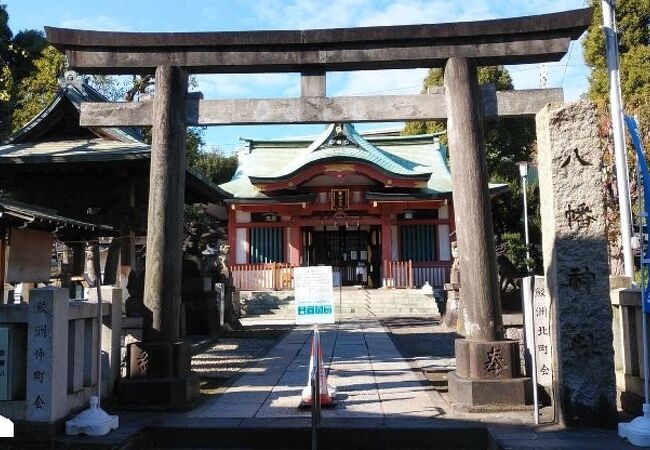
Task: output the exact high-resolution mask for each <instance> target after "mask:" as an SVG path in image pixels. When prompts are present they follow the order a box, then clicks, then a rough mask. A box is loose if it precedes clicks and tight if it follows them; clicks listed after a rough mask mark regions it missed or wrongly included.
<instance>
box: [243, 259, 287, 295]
mask: <svg viewBox="0 0 650 450" xmlns="http://www.w3.org/2000/svg"><path fill="white" fill-rule="evenodd" d="M230 271H231V273H232V280H233V284H234V286H235V287H236V288H237V289H239V290H240V291H272V290H287V289H293V266H292V265H291V264H289V263H268V264H238V265H234V266H230Z"/></svg>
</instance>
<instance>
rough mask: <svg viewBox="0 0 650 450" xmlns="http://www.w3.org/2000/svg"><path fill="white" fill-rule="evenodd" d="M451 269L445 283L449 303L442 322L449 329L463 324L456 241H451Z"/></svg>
mask: <svg viewBox="0 0 650 450" xmlns="http://www.w3.org/2000/svg"><path fill="white" fill-rule="evenodd" d="M451 256H452V263H451V270H450V271H449V283H447V284H445V286H444V289H445V291H446V292H447V304H446V307H445V315H444V316H443V318H442V324H443V326H445V327H446V328H448V329H458V330H459V331H462V330H460V327H461V326H462V324H461V323H459V321H458V315H459V310H460V262H459V259H458V244H457V243H456V241H453V242H452V243H451Z"/></svg>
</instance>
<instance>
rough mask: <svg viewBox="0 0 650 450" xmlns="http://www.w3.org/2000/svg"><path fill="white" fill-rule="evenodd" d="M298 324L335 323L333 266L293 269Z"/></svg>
mask: <svg viewBox="0 0 650 450" xmlns="http://www.w3.org/2000/svg"><path fill="white" fill-rule="evenodd" d="M293 281H294V289H295V291H294V292H295V298H296V324H298V325H310V324H316V323H334V299H333V291H334V290H333V288H332V267H331V266H315V267H296V268H294V269H293Z"/></svg>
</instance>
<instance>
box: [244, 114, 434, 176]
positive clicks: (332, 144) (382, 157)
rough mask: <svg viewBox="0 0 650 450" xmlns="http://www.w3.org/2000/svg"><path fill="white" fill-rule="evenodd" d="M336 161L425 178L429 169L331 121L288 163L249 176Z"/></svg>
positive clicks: (294, 170) (287, 173) (280, 173)
mask: <svg viewBox="0 0 650 450" xmlns="http://www.w3.org/2000/svg"><path fill="white" fill-rule="evenodd" d="M330 160H336V161H340V162H344V161H349V162H364V163H367V164H371V165H373V166H376V167H377V168H378V169H380V170H381V171H383V172H386V173H388V174H394V175H398V176H403V177H413V176H416V177H424V178H426V177H427V176H428V175H429V174H430V173H431V169H430V167H428V166H425V165H421V164H417V163H416V162H414V161H411V160H409V159H406V158H403V157H400V156H398V155H396V154H394V153H389V152H387V151H384V150H382V149H381V148H379V147H377V146H375V145H373V144H371V143H370V142H368V141H367V140H366V139H364V138H363V136H361V135H360V134H359V133H357V131H356V130H355V129H354V127H353V126H352V125H351V124H348V123H344V124H331V125H330V126H329V127H327V129H326V130H325V131H324V132H323V133H322V134H321V135H320V136H318V138H316V140H315V141H314V142H312V143H311V145H310V146H309V147H307V148H306V149H304V150H303V151H302V152H300V154H299V155H297V156H296V157H295V158H294V159H293V160H292V161H291V162H290V163H289V164H286V165H284V166H282V167H279V168H278V170H276V171H275V172H273V173H268V174H267V175H262V176H251V178H253V180H254V181H258V180H259V181H262V180H264V181H268V180H271V179H283V178H287V177H290V176H291V175H293V174H295V173H297V172H299V171H300V170H301V169H303V168H305V167H307V166H310V165H312V164H315V163H319V162H326V161H330Z"/></svg>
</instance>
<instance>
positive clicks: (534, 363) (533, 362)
mask: <svg viewBox="0 0 650 450" xmlns="http://www.w3.org/2000/svg"><path fill="white" fill-rule="evenodd" d="M522 163H523V164H525V165H526V166H525V168H526V170H525V172H524V171H522V170H520V173H521V189H522V191H523V194H524V241H525V243H526V272H527V273H528V278H529V280H530V283H529V286H530V293H529V295H530V305H529V310H530V316H531V317H530V318H531V324H532V330H533V332H532V334H531V337H530V338H531V340H532V342H531V344H532V346H531V347H532V349H533V351H532V352H530V364H531V366H532V372H533V373H532V378H533V380H532V381H533V414H534V416H535V425H539V398H538V395H537V346H536V344H535V276H534V275H533V276H531V273H530V264H529V263H528V261H529V260H530V238H529V235H528V195H527V192H526V191H527V179H528V163H527V162H525V161H523V162H522ZM522 163H519V164H522ZM520 167H521V166H520ZM522 298H523V301H526V297H525V296H523V297H522ZM524 311H525V309H524Z"/></svg>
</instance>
